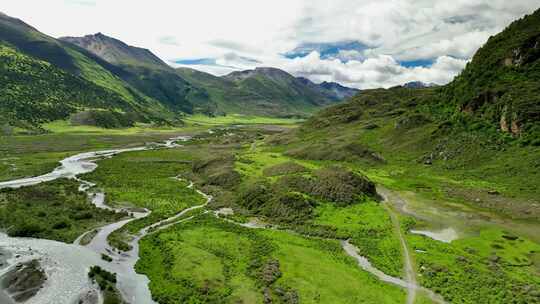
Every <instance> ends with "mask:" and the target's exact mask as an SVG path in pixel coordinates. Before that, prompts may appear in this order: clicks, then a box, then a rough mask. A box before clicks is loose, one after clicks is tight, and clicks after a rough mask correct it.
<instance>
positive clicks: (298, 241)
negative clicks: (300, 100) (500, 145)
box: [6, 119, 540, 303]
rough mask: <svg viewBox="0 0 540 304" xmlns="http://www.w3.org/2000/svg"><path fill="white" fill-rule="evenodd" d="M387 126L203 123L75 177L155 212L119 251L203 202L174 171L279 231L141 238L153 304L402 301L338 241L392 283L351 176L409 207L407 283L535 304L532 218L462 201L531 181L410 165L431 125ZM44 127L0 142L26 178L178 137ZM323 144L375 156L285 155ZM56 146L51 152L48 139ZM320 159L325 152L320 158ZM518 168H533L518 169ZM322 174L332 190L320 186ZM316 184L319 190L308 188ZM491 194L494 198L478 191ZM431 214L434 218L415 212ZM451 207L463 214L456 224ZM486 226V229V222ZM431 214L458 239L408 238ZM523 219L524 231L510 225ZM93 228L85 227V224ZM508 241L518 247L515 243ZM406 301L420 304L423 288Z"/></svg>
mask: <svg viewBox="0 0 540 304" xmlns="http://www.w3.org/2000/svg"><path fill="white" fill-rule="evenodd" d="M383 122H385V123H383ZM396 122H397V120H394V119H392V120H390V121H389V122H387V121H386V120H384V121H378V122H377V123H378V124H379V128H376V129H366V128H365V123H359V124H357V125H346V126H338V127H336V129H335V137H334V138H332V139H331V140H328V137H326V136H327V134H326V135H325V134H323V133H310V134H309V135H303V136H305V137H303V138H302V141H301V142H296V141H291V140H290V139H288V136H289V135H287V134H285V135H280V136H279V137H277V138H276V136H274V135H272V134H273V133H274V132H275V131H269V130H267V129H265V128H264V127H261V128H257V127H246V128H232V129H225V130H219V129H218V128H214V130H215V132H214V133H212V134H211V133H208V132H202V133H199V135H197V136H195V138H194V140H192V141H189V142H187V143H186V145H185V146H184V147H182V148H177V149H159V150H152V151H141V152H130V153H125V154H120V155H117V156H115V157H113V158H111V159H106V160H103V161H100V162H99V167H98V169H97V170H96V171H94V172H93V173H90V174H88V175H86V176H84V177H83V178H84V179H87V180H90V181H93V182H96V183H97V184H98V187H100V188H103V189H104V190H105V192H106V194H107V203H109V204H112V205H115V206H129V207H143V208H148V209H150V210H152V211H153V212H152V215H151V216H150V217H149V218H146V219H143V220H139V221H134V222H132V223H130V224H129V225H127V226H126V227H125V228H124V229H122V230H120V231H118V232H116V233H114V234H112V235H111V237H110V239H109V241H110V242H111V243H112V244H113V245H114V246H116V247H118V248H120V249H124V250H127V249H129V246H127V243H125V241H126V240H127V238H129V236H130V235H131V234H133V233H135V232H137V231H138V230H139V229H141V228H142V227H144V226H147V225H148V224H150V223H153V222H156V221H158V220H160V219H163V218H166V217H169V216H171V215H174V214H176V213H178V212H179V211H181V210H183V209H185V208H187V207H189V206H193V205H199V204H202V202H203V198H202V197H201V196H199V195H198V194H197V193H195V191H193V190H190V189H188V188H187V187H186V185H187V183H186V182H185V181H180V180H176V179H173V178H172V177H174V176H177V175H181V176H182V177H184V178H186V179H188V180H193V181H194V182H195V183H196V187H197V188H200V189H202V190H203V191H204V192H206V193H210V194H212V195H214V196H215V200H214V201H213V202H212V204H210V205H209V206H208V208H210V209H219V208H222V207H228V208H232V209H233V210H234V212H235V214H234V215H233V216H232V217H231V218H233V219H235V220H238V221H242V222H246V221H249V220H251V219H253V218H257V219H258V220H259V221H261V222H266V223H272V224H275V225H278V226H280V227H282V228H283V229H287V230H288V231H289V232H287V231H265V230H252V229H245V228H242V227H239V226H236V225H234V224H230V223H227V222H225V221H222V220H219V219H216V218H214V217H213V216H210V215H204V214H201V213H200V212H199V213H197V216H196V218H195V220H193V221H190V222H185V223H182V224H178V225H174V226H172V227H170V228H168V229H166V230H163V231H158V232H155V233H153V234H151V235H150V236H148V237H146V238H144V239H143V240H142V241H141V243H140V245H141V246H140V254H141V259H140V261H139V263H138V265H137V270H138V271H139V272H141V273H144V274H146V275H148V277H149V278H150V280H151V285H150V288H151V290H152V293H153V296H154V297H155V299H156V300H159V302H160V303H184V302H189V301H192V302H194V303H198V302H210V303H212V302H220V299H225V300H224V301H221V302H229V303H230V302H232V303H260V302H263V301H264V300H265V298H272V299H274V302H275V303H296V302H295V301H300V302H302V303H303V302H306V303H330V302H331V303H358V302H359V301H365V303H395V302H396V303H400V302H403V301H404V297H405V293H404V291H403V290H400V289H399V288H397V287H393V286H391V285H386V284H383V283H380V282H379V281H377V280H376V279H375V278H373V277H371V276H370V275H369V274H367V273H366V272H363V271H361V270H360V269H358V267H357V265H356V264H355V262H354V261H352V260H350V259H349V258H348V257H347V256H345V254H344V252H343V250H342V249H341V248H340V246H339V243H338V241H337V240H339V239H350V240H351V243H353V244H354V245H356V246H357V247H358V248H359V250H360V253H361V254H362V255H364V256H366V257H367V258H368V259H369V260H370V262H371V263H372V264H373V265H374V266H375V267H377V268H379V269H381V270H383V271H384V272H385V273H387V274H389V275H393V276H403V273H402V272H403V270H402V269H403V261H402V257H401V256H402V252H401V247H400V244H399V240H398V238H397V236H396V234H395V231H393V227H392V223H391V220H390V217H389V214H388V213H387V211H386V210H385V208H383V206H381V204H380V203H379V202H378V201H377V197H375V196H370V194H369V192H366V193H368V194H362V195H357V194H355V193H356V192H355V191H353V190H354V189H353V190H351V189H350V188H347V187H345V188H336V187H337V185H339V186H340V187H341V186H343V185H346V184H348V183H349V182H350V181H349V180H348V179H343V180H342V179H339V178H338V179H336V178H337V177H344V176H350V175H348V174H349V173H350V172H352V173H353V174H354V176H362V174H363V175H365V176H367V177H369V179H371V180H373V181H375V182H377V183H378V184H380V185H384V186H385V187H388V188H390V189H391V190H392V191H394V192H395V193H399V195H401V196H402V197H403V199H404V200H406V201H407V207H408V208H410V209H411V210H409V211H412V213H411V212H409V213H404V214H402V215H400V217H401V222H402V223H403V232H404V234H405V235H406V239H407V242H408V245H409V247H410V248H411V249H412V250H413V257H414V260H415V267H416V270H417V272H418V281H419V282H420V283H421V284H422V285H423V286H425V287H427V288H430V289H431V290H433V291H436V292H438V293H439V294H441V295H443V296H444V297H445V299H446V300H447V301H448V302H455V303H483V302H481V301H480V302H478V301H479V300H478V299H486V300H485V303H490V302H489V301H491V302H497V301H499V302H505V301H508V300H509V299H515V301H516V303H535V302H534V301H536V300H537V288H535V286H536V285H538V283H539V282H538V280H537V278H538V273H539V272H538V269H539V268H538V265H539V264H540V259H539V254H538V252H540V250H539V248H538V246H539V245H538V240H537V239H535V238H534V237H532V238H531V237H527V236H530V235H533V234H534V231H535V230H534V227H537V226H534V219H532V218H531V216H530V215H529V216H527V213H526V212H525V211H526V210H525V209H524V210H522V213H520V212H519V210H518V209H515V208H512V209H508V210H505V209H502V208H503V207H504V206H506V205H505V204H503V205H500V206H503V207H501V210H498V211H497V212H489V211H487V210H486V209H485V205H480V203H479V202H477V201H474V200H473V201H472V202H471V201H470V200H467V198H466V195H470V194H473V195H474V197H475V198H476V197H480V198H481V200H482V203H483V204H487V203H489V202H490V201H498V200H500V199H507V198H508V196H512V195H514V194H515V197H511V198H510V199H511V201H512V202H514V201H516V200H522V199H527V198H528V197H530V196H529V194H530V193H534V191H533V189H529V190H527V188H525V190H524V193H521V194H519V193H518V189H519V188H518V187H527V185H531V184H532V181H528V184H527V183H524V184H523V185H520V186H518V185H515V186H514V184H513V183H514V182H509V183H505V182H504V179H503V178H502V175H495V176H494V177H492V178H490V179H483V178H480V175H476V174H480V172H481V171H476V168H473V169H472V170H471V172H472V173H473V174H471V175H465V172H466V168H465V167H460V166H457V165H456V166H455V167H452V166H450V165H451V164H454V165H455V164H458V161H461V162H462V164H465V163H466V162H464V159H463V158H460V159H458V160H455V161H454V160H449V161H447V162H442V161H440V162H438V161H436V162H435V164H432V165H426V164H424V163H423V162H418V161H417V160H418V159H419V158H420V157H421V156H422V155H423V154H422V153H423V152H422V151H423V150H422V147H421V146H415V144H416V142H415V140H413V139H411V140H410V141H405V142H404V141H403V138H418V137H420V136H421V134H423V133H425V132H427V133H429V132H432V129H430V127H427V129H425V130H424V129H420V128H412V129H410V130H407V131H406V132H405V133H400V132H401V131H396V129H395V123H396ZM222 123H224V122H223V121H221V122H219V124H222ZM370 123H371V122H370ZM188 126H189V127H188V128H187V129H186V130H195V131H201V130H205V129H208V128H209V127H214V126H216V125H213V124H211V123H209V124H207V125H204V124H203V123H201V124H200V126H195V124H194V123H193V124H192V123H188ZM48 127H49V128H50V129H51V130H54V131H55V132H56V133H53V134H47V135H42V136H14V137H11V138H10V137H7V138H6V140H10V143H12V144H11V145H10V146H9V153H10V154H8V155H9V156H11V155H14V153H15V152H16V151H24V150H25V149H30V150H31V151H33V153H28V155H27V156H25V157H24V158H22V159H24V161H27V162H28V165H27V166H28V170H29V171H28V172H32V170H45V169H46V168H42V169H39V168H37V167H35V166H34V165H33V162H34V161H35V162H43V163H46V162H45V160H46V159H48V158H50V159H51V166H52V163H53V160H54V158H58V159H59V158H62V157H63V156H64V155H66V154H68V153H70V154H73V153H71V152H70V151H81V150H87V149H88V150H96V148H97V149H103V148H107V147H110V146H113V145H115V146H118V145H121V144H122V145H128V146H129V145H141V144H143V143H144V142H146V141H155V140H156V139H159V138H167V137H171V136H172V135H174V134H178V133H176V130H167V129H163V130H159V131H156V132H155V133H152V134H148V133H146V132H145V131H144V130H145V129H144V128H140V127H139V128H133V129H126V130H117V131H114V132H108V131H105V130H102V129H97V130H96V129H93V128H87V127H84V128H72V127H70V126H68V125H66V124H65V123H58V122H57V123H55V124H51V125H49V126H48ZM189 128H193V129H189ZM186 132H189V131H186ZM294 132H296V131H294ZM404 134H406V135H408V136H412V137H407V136H405V135H404ZM264 138H267V139H266V140H265V139H264ZM38 139H39V141H38ZM321 139H322V141H321V142H322V144H323V145H328V146H329V147H337V148H336V149H338V150H339V149H341V148H340V147H341V146H346V145H348V144H350V143H351V141H353V142H354V143H356V144H359V145H362V146H363V147H364V148H365V150H368V151H373V152H376V153H380V157H381V158H382V159H383V161H381V160H380V159H379V160H377V158H372V157H369V156H368V157H367V158H366V157H365V156H366V155H368V154H366V153H365V151H364V150H362V149H360V150H359V149H357V148H358V147H356V148H354V149H350V150H347V149H341V150H340V151H345V154H340V155H337V157H336V158H334V157H330V158H326V157H315V158H310V157H306V156H309V154H302V153H291V151H295V150H296V151H299V149H300V150H302V149H305V146H304V145H305V143H306V142H307V141H310V142H311V143H314V142H316V141H317V140H321ZM58 142H60V143H62V145H55V143H58ZM411 146H414V147H415V149H411V148H410V147H411ZM407 147H408V148H407ZM311 148H313V147H311ZM319 148H320V149H319V152H320V151H323V152H324V149H323V148H324V147H322V148H321V147H319ZM516 149H517V148H516ZM527 149H530V148H527ZM359 151H360V152H361V153H359V154H356V155H357V156H355V157H354V158H353V159H352V160H350V159H347V156H348V155H349V154H347V153H351V152H359ZM402 151H405V152H402ZM23 155H24V154H23ZM321 155H323V156H324V155H330V156H336V154H332V153H330V154H318V156H321ZM358 155H359V156H360V157H358ZM497 155H498V154H497ZM66 156H67V155H66ZM523 156H524V157H528V156H527V155H523ZM32 157H33V158H32ZM342 157H345V158H344V159H342ZM478 157H483V156H481V155H478ZM505 157H508V156H505ZM516 157H519V154H518V156H516ZM7 161H8V162H9V161H10V160H9V159H8V160H7ZM21 163H22V162H21ZM336 165H339V166H340V167H339V168H341V169H338V168H336V167H335V166H336ZM20 166H21V167H23V168H24V165H22V164H21V165H20ZM448 166H450V167H451V168H452V169H449V167H448ZM490 170H499V168H495V167H494V168H492V169H490ZM524 170H528V171H526V172H527V174H534V173H532V172H531V169H529V168H527V169H525V168H524ZM321 172H326V174H328V172H330V173H332V174H330V175H321ZM336 172H340V173H339V174H337V173H336ZM529 172H531V173H529ZM9 174H13V173H9ZM8 176H9V175H8ZM320 176H324V177H325V180H329V181H333V182H329V183H320ZM498 176H500V177H501V178H500V180H499V179H498ZM530 176H532V175H529V177H530ZM261 185H262V187H261ZM314 185H315V186H317V188H318V189H319V190H320V189H326V190H325V191H314V188H313V186H314ZM328 185H330V186H331V187H330V188H328ZM335 186H336V187H335ZM357 186H360V184H357ZM55 189H57V187H56V186H55ZM328 189H339V191H337V192H346V193H349V194H351V195H350V196H348V195H345V196H335V195H334V194H333V192H336V191H334V190H328ZM259 190H262V192H259ZM458 190H466V191H464V192H457V191H458ZM488 190H496V191H498V192H500V193H502V195H497V194H488V193H487V192H488ZM528 191H532V192H529V194H528V193H527V192H528ZM481 195H485V197H484V196H481ZM254 198H255V199H254ZM351 198H352V200H351ZM62 199H64V198H62ZM65 200H66V201H69V200H67V199H65ZM523 205H524V204H522V205H520V206H523ZM395 207H396V208H395V209H396V211H403V210H402V209H400V207H401V206H395ZM433 209H436V211H437V212H435V213H433V214H427V213H423V212H421V211H422V210H428V211H429V210H433ZM529 211H530V210H529ZM25 212H26V211H25ZM456 212H461V213H458V214H466V216H464V217H462V218H460V217H459V216H458V217H456V215H455V214H456ZM470 214H475V215H477V217H478V218H480V219H478V218H477V217H476V216H475V217H470ZM508 214H511V215H520V214H521V218H522V219H521V220H508V218H507V217H505V215H508ZM411 215H413V217H411ZM415 217H416V219H415ZM482 218H483V219H482ZM486 218H487V219H489V220H491V222H490V223H487V222H488V221H486V220H485V219H486ZM420 219H426V220H427V221H425V222H424V221H421V220H420ZM433 219H440V225H442V226H445V225H450V226H453V227H457V228H460V229H462V228H463V227H464V226H467V225H469V226H470V227H469V228H468V229H464V228H463V229H464V230H463V231H461V230H460V239H458V240H456V241H454V242H452V243H450V244H446V243H442V242H439V241H435V240H432V239H429V238H427V237H423V236H419V235H414V234H411V233H408V231H409V230H410V229H411V228H413V227H414V228H419V227H420V228H425V229H431V228H432V227H433V226H434V222H433ZM521 221H523V225H524V227H526V229H525V228H524V229H518V228H520V227H521V226H520V225H521V224H520V223H521ZM518 223H519V224H518ZM71 227H73V224H72V226H71ZM93 227H94V226H92V225H88V226H85V229H87V230H92V229H93ZM531 227H532V228H531ZM70 229H71V228H70ZM68 230H69V229H68ZM293 232H294V233H293ZM75 234H76V233H73V235H75ZM503 235H505V236H507V237H508V236H510V239H508V238H505V237H503ZM514 236H518V239H516V240H512V238H514ZM415 250H418V251H415ZM313 269H318V270H320V271H313ZM493 290H497V291H498V292H497V293H494V292H493ZM416 303H430V300H429V298H428V297H427V296H424V295H421V294H420V295H419V297H418V298H417V301H416Z"/></svg>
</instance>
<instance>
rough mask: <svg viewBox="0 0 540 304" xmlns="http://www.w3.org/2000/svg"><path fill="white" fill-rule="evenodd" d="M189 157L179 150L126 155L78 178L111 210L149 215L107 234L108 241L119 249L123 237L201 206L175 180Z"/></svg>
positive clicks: (184, 183) (190, 191) (197, 198)
mask: <svg viewBox="0 0 540 304" xmlns="http://www.w3.org/2000/svg"><path fill="white" fill-rule="evenodd" d="M190 159H191V156H190V155H189V154H187V153H186V152H185V151H183V150H179V149H162V150H154V151H141V152H130V153H124V154H121V155H118V156H116V157H114V158H112V159H105V160H102V161H100V162H99V167H98V168H97V169H96V170H95V171H94V172H92V173H89V174H86V175H84V176H82V178H84V179H86V180H89V181H92V182H94V183H96V184H97V187H100V188H102V189H103V190H104V191H105V193H106V194H107V195H106V202H107V204H109V205H112V206H117V207H118V206H121V207H136V208H146V209H148V210H151V211H152V213H151V214H150V215H149V216H148V217H146V218H144V219H141V220H136V221H134V222H131V223H130V224H128V225H126V226H125V227H124V228H123V229H121V230H119V231H117V232H115V233H113V234H111V236H109V238H110V239H109V240H110V241H112V243H113V245H115V246H116V247H119V248H120V249H124V250H126V249H129V247H128V246H127V244H125V243H124V242H122V237H121V235H122V234H124V233H131V234H134V233H137V232H138V231H139V230H140V229H142V228H143V227H145V226H148V225H150V224H152V223H155V222H158V221H160V220H163V219H166V218H169V217H171V216H173V215H175V214H177V213H179V212H180V211H182V210H184V209H186V208H188V207H192V206H195V205H201V204H203V203H204V198H203V197H202V196H201V195H199V194H198V193H197V192H196V191H195V190H193V189H191V188H188V187H187V186H188V182H187V181H181V180H178V179H175V178H174V177H176V176H177V175H179V174H180V173H181V172H183V171H185V170H186V168H187V166H188V165H189V164H190V162H189V161H190Z"/></svg>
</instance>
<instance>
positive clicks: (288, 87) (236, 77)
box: [176, 68, 358, 117]
mask: <svg viewBox="0 0 540 304" xmlns="http://www.w3.org/2000/svg"><path fill="white" fill-rule="evenodd" d="M176 71H177V73H179V74H180V75H181V76H182V77H183V78H184V79H186V80H188V81H189V82H191V83H193V84H194V85H196V86H198V87H201V88H204V89H205V90H206V91H207V92H208V94H209V95H210V96H211V98H212V100H213V101H215V102H216V105H217V107H218V112H225V113H243V114H253V113H255V114H259V115H271V116H282V117H288V116H290V117H293V116H306V114H308V113H312V112H314V111H316V110H317V109H318V108H320V107H323V106H327V105H330V104H333V103H336V102H339V101H341V100H343V99H345V98H348V97H350V96H352V95H353V94H354V93H356V92H358V90H355V89H350V88H345V87H341V86H339V85H337V84H329V83H324V84H322V85H317V84H314V83H313V82H311V81H310V80H308V79H305V78H296V77H294V76H292V75H290V74H289V73H287V72H285V71H282V70H279V69H275V68H257V69H255V70H248V71H241V72H233V73H231V74H229V75H226V76H224V77H216V76H213V75H210V74H207V73H204V72H200V71H196V70H192V69H189V68H178V69H176Z"/></svg>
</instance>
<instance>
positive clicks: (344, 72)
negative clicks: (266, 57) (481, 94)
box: [285, 52, 467, 89]
mask: <svg viewBox="0 0 540 304" xmlns="http://www.w3.org/2000/svg"><path fill="white" fill-rule="evenodd" d="M466 63H467V61H466V60H463V59H456V58H452V57H448V56H441V57H439V58H437V60H436V61H435V63H434V64H433V65H432V66H430V67H411V68H406V67H403V66H401V65H400V64H399V63H398V62H397V61H396V60H395V59H394V58H393V57H392V56H389V55H377V56H374V57H371V58H368V59H366V60H364V61H356V60H352V61H349V62H347V63H343V62H341V61H339V60H323V59H321V57H320V55H319V54H318V53H317V52H313V53H311V54H310V55H309V56H307V57H304V58H297V59H294V60H291V61H288V62H287V63H285V67H286V69H287V70H289V71H290V72H292V73H293V74H294V75H297V76H304V77H308V76H309V77H310V78H311V79H313V80H314V81H338V82H341V83H343V84H346V85H349V86H353V87H356V88H359V89H368V88H377V87H386V88H388V87H392V86H396V85H400V84H403V83H406V82H410V81H416V80H419V81H423V82H426V83H436V84H445V83H447V82H449V81H450V80H451V79H452V78H453V77H454V76H455V75H456V74H458V73H459V72H460V71H461V70H462V69H463V68H464V67H465V65H466Z"/></svg>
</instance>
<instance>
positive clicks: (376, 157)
mask: <svg viewBox="0 0 540 304" xmlns="http://www.w3.org/2000/svg"><path fill="white" fill-rule="evenodd" d="M539 17H540V10H539V11H536V12H535V13H534V14H532V15H529V16H526V17H525V18H523V19H521V20H518V21H516V22H514V23H513V24H512V25H510V26H509V27H508V28H507V29H506V30H505V31H504V32H502V33H501V34H499V35H497V36H494V37H492V38H491V39H490V40H489V41H488V42H487V43H486V45H485V46H484V47H483V48H482V49H480V50H479V51H478V53H477V54H476V55H475V56H474V59H473V60H472V62H471V63H469V64H468V66H467V68H466V69H465V70H464V71H463V72H462V73H461V75H459V76H458V77H457V78H456V79H455V80H454V81H453V82H452V83H450V84H449V85H446V86H444V87H440V88H425V89H408V88H403V87H396V88H392V89H389V90H384V89H379V90H368V91H362V93H361V94H358V95H357V96H355V97H353V98H352V99H351V100H350V101H349V102H346V103H343V104H340V105H336V106H333V107H330V108H327V109H325V110H323V111H321V112H320V113H319V114H317V115H315V116H314V117H312V118H311V119H309V120H308V121H307V122H306V123H305V124H304V125H303V126H302V127H301V128H300V130H298V131H295V132H293V133H290V134H288V135H287V136H284V137H282V138H279V139H276V143H279V144H284V145H285V147H286V148H285V149H286V152H287V154H289V155H292V156H295V157H300V158H307V159H316V160H334V161H352V162H357V161H360V162H363V163H364V164H366V166H369V167H380V166H389V165H390V166H392V165H396V166H397V165H398V164H399V167H408V168H415V169H414V170H416V172H417V174H420V173H419V172H423V170H428V172H431V173H429V174H432V173H433V172H437V174H441V175H445V176H452V179H453V180H455V181H456V183H465V184H466V183H469V184H467V185H464V187H465V188H467V189H469V188H471V187H472V186H471V185H474V184H475V183H478V182H472V181H480V180H481V181H482V182H483V183H484V184H485V185H491V186H484V187H493V188H499V189H501V191H502V192H504V196H505V197H506V198H509V201H513V199H516V200H517V201H516V202H513V203H511V204H510V203H509V204H502V203H501V204H500V205H496V204H494V203H493V202H494V200H487V201H483V200H482V201H480V200H479V203H478V204H480V205H482V206H483V207H487V208H491V209H498V211H500V212H502V213H509V214H511V215H512V216H515V217H524V218H531V217H535V216H536V217H538V216H539V214H538V210H537V209H538V208H536V209H534V208H532V209H531V206H534V204H538V197H539V195H540V192H539V191H540V188H539V187H538V181H539V180H540V173H539V172H540V170H539V168H540V163H539V159H540V119H539V118H540V116H539V115H540V98H539V96H540V95H539V93H540V78H538V77H539V76H538V75H540V60H539V59H540V56H539V55H540V42H539V37H540V36H539V33H540V22H539V20H540V18H539ZM426 168H429V169H426ZM411 170H412V169H411ZM433 174H434V173H433ZM471 180H472V181H471ZM458 181H459V182H458ZM467 181H468V182H467ZM473 188H474V187H473ZM469 190H470V189H469ZM467 191H468V190H467ZM486 192H487V190H486ZM469 199H471V200H475V199H476V198H475V197H472V198H471V197H469ZM531 201H532V202H533V203H531ZM533 209H534V210H533Z"/></svg>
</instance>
